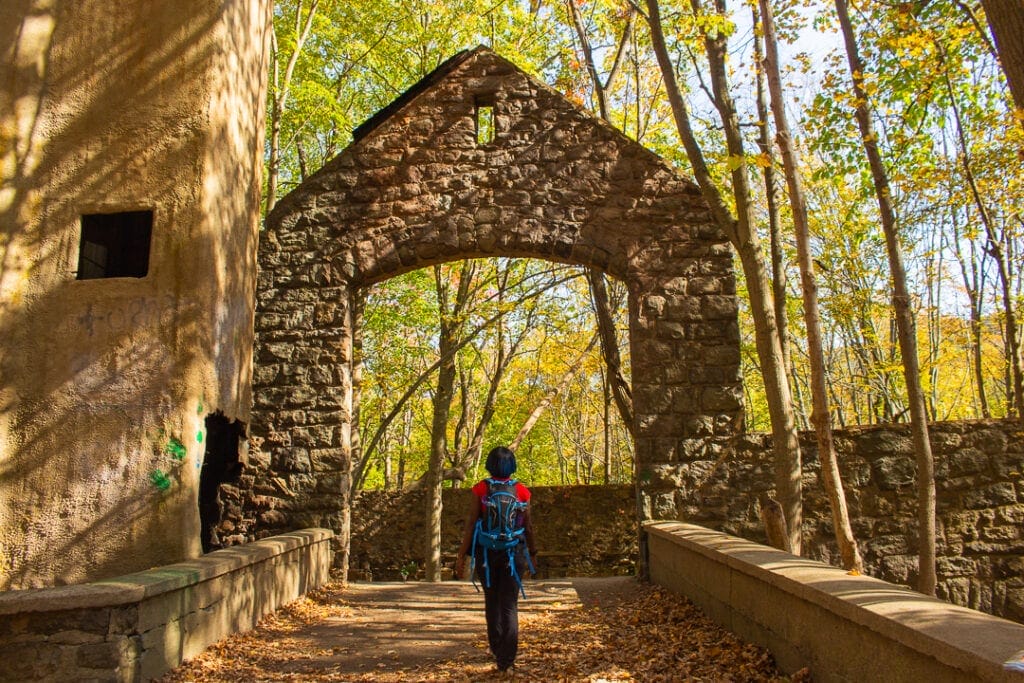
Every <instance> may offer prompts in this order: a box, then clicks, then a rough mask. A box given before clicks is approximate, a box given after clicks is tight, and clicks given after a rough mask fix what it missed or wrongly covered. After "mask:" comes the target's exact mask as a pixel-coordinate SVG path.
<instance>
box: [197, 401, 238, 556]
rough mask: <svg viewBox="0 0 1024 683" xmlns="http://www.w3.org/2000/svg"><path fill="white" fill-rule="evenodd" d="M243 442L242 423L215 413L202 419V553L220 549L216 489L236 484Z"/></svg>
mask: <svg viewBox="0 0 1024 683" xmlns="http://www.w3.org/2000/svg"><path fill="white" fill-rule="evenodd" d="M244 439H245V423H244V422H239V421H237V420H229V419H228V418H227V417H225V416H224V413H222V412H220V411H219V410H218V411H217V412H215V413H212V414H210V415H207V416H206V450H205V452H204V453H203V466H202V469H201V470H200V472H199V527H200V529H199V539H200V541H201V542H202V545H203V552H204V553H208V552H211V551H213V550H217V549H218V548H221V547H223V543H222V542H221V539H220V537H219V534H218V530H217V527H218V526H219V525H220V523H221V520H222V519H223V516H224V506H223V503H222V501H221V499H220V486H221V484H224V483H228V482H234V481H238V478H239V476H240V475H241V474H242V462H241V459H240V448H241V445H242V441H243V440H244Z"/></svg>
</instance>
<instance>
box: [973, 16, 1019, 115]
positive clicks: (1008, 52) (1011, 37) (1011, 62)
mask: <svg viewBox="0 0 1024 683" xmlns="http://www.w3.org/2000/svg"><path fill="white" fill-rule="evenodd" d="M981 6H982V7H984V8H985V16H986V17H987V18H988V25H989V27H990V28H991V29H992V35H993V36H995V39H996V50H997V51H998V52H999V63H1000V64H1001V65H1002V67H1003V73H1005V74H1006V81H1007V82H1008V83H1009V84H1010V93H1011V94H1012V95H1013V101H1014V104H1016V105H1017V117H1018V118H1017V120H1018V121H1019V122H1020V124H1021V126H1024V40H1022V39H1021V37H1022V36H1024V4H1022V3H1021V1H1020V0H981Z"/></svg>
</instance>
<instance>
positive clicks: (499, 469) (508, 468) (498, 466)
mask: <svg viewBox="0 0 1024 683" xmlns="http://www.w3.org/2000/svg"><path fill="white" fill-rule="evenodd" d="M484 467H486V468H487V471H488V472H490V473H491V476H492V477H498V478H499V479H505V478H507V477H511V476H512V473H513V472H515V471H516V454H515V453H513V452H512V451H511V450H509V449H508V448H505V447H504V446H497V447H496V448H492V449H491V452H490V453H488V454H487V464H485V465H484Z"/></svg>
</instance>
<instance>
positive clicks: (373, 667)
mask: <svg viewBox="0 0 1024 683" xmlns="http://www.w3.org/2000/svg"><path fill="white" fill-rule="evenodd" d="M629 583H630V586H629V589H628V590H627V591H619V592H617V593H616V592H614V591H613V592H611V593H609V594H600V593H599V594H597V595H595V596H588V598H587V599H583V600H582V602H579V603H576V602H574V603H572V604H570V605H563V604H560V603H558V602H551V603H547V604H546V605H544V607H543V608H542V609H521V610H520V617H519V622H520V623H519V656H518V658H517V660H516V667H515V676H514V678H515V680H521V681H558V682H566V683H568V682H576V681H587V682H590V683H626V682H632V681H645V682H647V681H649V682H651V683H661V682H670V681H716V682H718V681H744V682H746V681H750V682H762V681H763V682H779V683H782V682H786V681H792V682H794V683H796V682H798V681H800V682H803V681H809V680H810V677H809V675H808V674H807V671H806V670H802V671H800V672H798V673H797V674H795V675H794V676H792V677H787V676H785V675H783V674H782V673H781V672H780V671H779V670H778V669H777V668H776V666H775V663H774V661H773V659H772V657H771V655H770V654H769V653H768V652H767V651H766V650H764V649H762V648H760V647H757V646H754V645H751V644H749V643H745V642H743V641H741V640H740V639H739V638H737V637H736V636H734V635H733V634H731V633H729V632H728V631H725V630H724V629H722V628H720V627H719V626H717V625H716V624H714V623H713V622H711V621H710V620H709V619H708V618H707V617H705V616H704V615H703V613H702V612H701V611H700V610H699V609H698V608H697V607H696V606H694V605H693V603H691V602H690V601H688V600H686V599H685V598H681V597H679V596H676V595H674V594H672V593H670V592H668V591H666V590H664V589H662V588H659V587H657V586H650V585H645V584H638V583H636V582H635V581H630V582H629ZM521 604H522V603H521ZM368 611H371V610H367V608H365V607H361V606H359V605H355V604H351V603H350V602H349V601H348V600H347V599H346V591H345V588H344V587H343V585H342V584H341V583H340V582H332V583H329V584H327V585H326V586H324V587H323V588H321V589H319V590H316V591H313V592H311V593H309V594H308V595H307V596H306V597H304V598H301V599H299V600H296V601H295V602H292V603H290V604H288V605H286V606H285V607H283V608H282V609H280V610H278V611H277V612H275V613H274V614H271V615H269V616H267V617H266V618H264V619H263V620H261V621H260V623H259V624H258V626H257V627H256V628H255V629H253V630H251V631H248V632H245V633H239V634H235V635H233V636H230V637H228V638H226V639H224V640H222V641H220V642H218V643H216V644H214V645H212V646H210V647H209V648H207V650H205V651H204V652H203V653H202V654H200V655H199V656H197V657H195V658H194V659H192V660H190V661H188V662H186V663H185V664H183V665H182V666H181V667H179V668H177V669H175V670H174V671H172V672H170V673H168V674H167V675H165V676H164V677H163V678H162V679H161V680H162V681H163V683H185V682H195V683H213V682H230V683H239V682H240V681H258V682H263V681H266V682H276V681H352V682H365V681H374V682H378V681H379V682H381V683H411V682H414V681H415V682H419V681H487V680H495V679H497V678H499V675H498V674H497V672H495V671H494V665H493V662H492V660H491V658H490V656H489V654H488V652H487V646H486V637H485V635H484V629H483V616H482V612H483V600H482V598H481V600H480V609H479V612H480V619H479V621H480V628H479V636H478V637H477V638H476V639H475V642H474V643H473V648H474V649H475V650H471V651H469V652H467V653H464V654H457V655H455V656H444V653H440V655H439V657H437V658H435V659H433V660H430V658H429V655H430V653H429V652H427V653H423V654H425V655H427V661H426V662H425V663H424V658H423V657H418V658H416V660H415V661H414V662H408V661H403V658H404V659H408V658H407V657H404V655H403V653H402V652H401V651H400V650H398V649H388V650H386V651H383V650H379V649H375V648H372V647H367V643H368V642H372V638H373V636H372V634H371V635H370V636H367V635H366V634H365V633H364V632H363V631H362V630H361V629H363V628H364V627H363V626H362V625H361V623H370V622H373V623H376V625H377V626H378V627H379V626H380V623H379V622H380V620H381V618H382V615H377V614H372V613H371V614H367V612H368ZM346 624H347V625H348V627H346ZM325 625H329V627H330V628H331V629H332V631H331V632H330V633H331V634H332V635H331V637H326V638H325V637H322V632H318V631H317V629H318V628H319V629H323V628H325ZM416 628H419V627H409V625H403V624H400V623H399V624H395V625H394V628H393V629H391V633H392V634H393V635H394V634H397V635H402V636H404V635H411V634H410V633H408V632H409V631H412V630H415V629H416ZM357 635H361V637H360V638H357V637H356V636H357ZM437 635H438V634H436V633H435V637H436V636H437ZM368 637H369V638H370V639H371V640H368V639H367V638H368ZM441 637H443V634H442V636H441ZM311 641H312V642H317V643H319V645H318V646H312V647H311V646H310V642H311ZM389 642H390V641H389ZM373 650H376V651H373Z"/></svg>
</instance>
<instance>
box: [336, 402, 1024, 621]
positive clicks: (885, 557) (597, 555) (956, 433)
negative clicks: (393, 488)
mask: <svg viewBox="0 0 1024 683" xmlns="http://www.w3.org/2000/svg"><path fill="white" fill-rule="evenodd" d="M931 436H932V447H933V450H934V454H935V460H936V463H935V464H936V467H935V471H936V474H935V479H936V482H935V483H936V489H937V493H936V497H937V507H938V520H937V521H938V524H937V526H938V544H937V554H938V567H937V569H938V579H939V583H938V594H939V597H941V598H943V599H946V600H948V601H949V602H952V603H954V604H957V605H963V606H965V607H971V608H973V609H977V610H981V611H983V612H988V613H990V614H995V615H997V616H1001V617H1005V618H1007V619H1013V620H1015V621H1020V622H1024V428H1022V427H1021V425H1020V423H1019V422H1016V421H1014V420H991V421H974V422H942V423H934V424H932V425H931ZM835 437H836V448H837V449H838V454H839V462H840V467H841V471H842V475H843V485H844V486H845V488H846V499H847V502H848V504H849V508H850V516H851V520H852V523H853V528H854V533H855V535H856V537H857V539H858V542H859V544H860V550H861V554H862V555H863V556H864V561H865V565H866V569H867V571H868V573H869V574H871V575H872V576H875V577H877V578H880V579H885V580H886V581H891V582H893V583H898V584H903V585H909V586H913V585H914V584H915V582H916V580H917V555H916V554H915V548H916V547H917V536H916V534H915V528H916V526H917V522H916V518H915V515H916V509H917V501H916V486H915V484H914V476H915V465H914V454H913V451H912V445H911V438H910V433H909V428H908V426H907V425H886V426H877V427H859V428H852V429H844V430H837V431H836V432H835ZM801 448H802V449H803V454H804V482H803V484H804V521H805V526H804V544H805V553H806V555H807V556H808V557H811V558H813V559H818V560H822V561H824V562H830V563H833V564H838V563H839V552H838V550H837V549H836V545H835V539H834V535H833V532H832V521H831V513H830V510H829V507H828V500H827V499H826V496H825V492H824V489H823V487H822V484H821V482H820V480H819V472H820V468H819V462H818V456H817V444H816V442H815V438H814V434H813V433H812V432H804V433H803V434H801ZM723 452H724V453H727V454H728V457H726V458H724V459H722V460H721V461H718V462H716V461H714V460H698V461H694V462H692V463H689V465H688V466H687V467H686V468H685V469H684V470H683V471H682V474H681V475H680V476H679V477H678V478H676V479H675V480H674V481H673V484H674V485H675V486H676V487H677V491H678V496H679V501H680V510H681V512H682V514H681V518H682V519H684V520H686V521H689V522H692V523H696V524H700V525H703V526H706V527H711V528H714V529H719V530H722V531H726V532H728V533H730V534H734V535H736V536H741V537H744V538H747V539H750V540H753V541H757V542H760V543H764V542H765V535H764V528H763V525H762V524H761V522H760V519H759V515H758V499H759V497H760V495H761V494H763V493H770V492H771V491H772V486H773V476H772V454H771V440H770V438H769V437H768V435H766V434H750V435H744V436H739V437H736V442H735V443H734V444H733V447H732V448H730V449H728V450H724V451H723ZM534 491H535V505H536V519H537V520H538V522H537V525H536V527H537V535H538V539H537V540H538V549H539V550H540V552H541V555H542V558H545V561H544V562H542V565H543V566H544V568H545V571H548V572H550V573H552V575H557V574H558V573H559V572H561V571H565V572H566V573H570V574H573V575H608V574H615V573H620V572H621V570H622V568H623V567H624V566H628V565H629V562H630V561H631V560H632V559H633V558H635V553H636V536H635V529H636V526H635V519H633V518H632V517H630V514H631V510H630V509H629V507H630V502H629V501H630V498H631V496H632V495H633V491H632V488H631V487H628V486H607V487H606V486H593V487H551V488H548V487H537V488H535V489H534ZM467 495H468V491H467V490H465V489H457V490H448V489H446V490H445V516H444V521H443V537H442V539H443V540H442V543H443V548H444V552H445V553H446V554H447V555H453V554H454V552H455V550H456V549H457V547H458V542H459V538H460V532H461V529H462V520H463V519H464V518H465V509H466V499H465V496H467ZM353 514H354V519H353V539H352V554H353V568H354V569H355V570H357V572H356V573H355V575H356V576H362V577H364V578H368V577H367V576H366V570H369V572H370V574H372V578H373V579H374V580H380V579H395V578H398V574H399V569H400V568H401V567H402V566H407V565H408V564H409V563H419V564H422V557H423V555H422V553H423V548H422V545H423V543H422V533H423V532H422V528H423V520H422V517H423V503H422V497H417V495H416V494H415V493H409V492H405V493H393V492H384V491H366V492H363V493H361V494H360V495H359V499H358V501H357V503H356V506H355V511H354V512H353ZM360 572H361V573H360Z"/></svg>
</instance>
